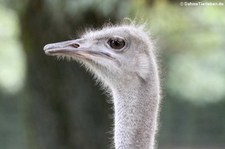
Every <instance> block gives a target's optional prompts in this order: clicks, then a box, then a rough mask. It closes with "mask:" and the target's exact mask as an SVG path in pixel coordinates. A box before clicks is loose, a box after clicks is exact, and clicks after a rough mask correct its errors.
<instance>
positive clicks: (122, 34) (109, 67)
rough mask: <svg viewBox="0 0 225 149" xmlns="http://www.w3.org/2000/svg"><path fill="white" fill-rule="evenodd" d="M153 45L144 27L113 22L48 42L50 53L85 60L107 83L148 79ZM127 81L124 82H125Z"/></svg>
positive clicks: (47, 47) (88, 67)
mask: <svg viewBox="0 0 225 149" xmlns="http://www.w3.org/2000/svg"><path fill="white" fill-rule="evenodd" d="M152 50H153V46H152V43H151V40H150V39H149V37H148V35H147V34H146V33H145V32H144V28H143V27H141V26H134V25H122V26H110V27H104V28H103V29H102V30H97V31H89V32H86V33H85V34H84V35H83V36H82V37H81V38H80V39H76V40H69V41H64V42H59V43H52V44H48V45H46V46H45V47H44V51H45V53H46V54H47V55H50V56H62V57H67V58H71V59H73V60H76V61H78V62H81V63H82V64H84V65H85V66H86V67H87V69H89V70H90V71H91V72H94V74H95V75H97V77H98V78H100V79H101V80H102V81H103V82H104V83H106V85H107V86H114V85H118V84H120V81H122V83H121V84H127V83H125V82H126V81H129V82H130V81H133V80H137V79H141V80H145V79H146V78H147V77H148V74H149V69H150V68H151V67H152V66H151V65H152V63H154V62H152V59H153V58H152V56H153V54H152ZM124 81H125V82H124Z"/></svg>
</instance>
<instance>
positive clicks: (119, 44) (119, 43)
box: [108, 38, 125, 49]
mask: <svg viewBox="0 0 225 149" xmlns="http://www.w3.org/2000/svg"><path fill="white" fill-rule="evenodd" d="M108 44H109V45H110V47H111V48H113V49H122V48H123V47H124V46H125V41H124V40H123V39H121V38H112V39H109V41H108Z"/></svg>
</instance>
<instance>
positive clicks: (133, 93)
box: [44, 24, 160, 149]
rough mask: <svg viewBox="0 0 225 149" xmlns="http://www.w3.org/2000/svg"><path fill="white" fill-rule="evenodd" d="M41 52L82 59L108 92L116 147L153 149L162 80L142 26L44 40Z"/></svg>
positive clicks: (151, 44) (148, 39)
mask: <svg viewBox="0 0 225 149" xmlns="http://www.w3.org/2000/svg"><path fill="white" fill-rule="evenodd" d="M44 51H45V54H46V55H49V56H59V57H66V58H69V59H72V60H75V61H77V62H79V63H81V64H83V65H84V66H85V67H86V68H87V70H89V71H90V72H91V73H93V74H94V76H95V77H96V78H97V80H98V81H99V82H101V83H102V85H103V87H104V88H106V90H107V92H109V93H110V95H111V97H112V101H113V105H114V130H113V131H114V146H115V149H153V148H156V141H155V140H156V139H155V136H156V133H157V119H158V113H159V104H160V82H159V74H158V68H157V63H156V56H155V54H154V46H153V43H152V41H151V39H150V38H149V36H148V34H147V33H146V32H145V28H144V27H143V26H140V25H134V24H129V25H127V24H126V25H124V24H121V25H115V26H107V27H103V28H102V29H101V30H95V31H87V32H86V33H85V34H84V35H83V36H82V37H81V38H80V39H76V40H69V41H63V42H58V43H51V44H47V45H46V46H45V47H44Z"/></svg>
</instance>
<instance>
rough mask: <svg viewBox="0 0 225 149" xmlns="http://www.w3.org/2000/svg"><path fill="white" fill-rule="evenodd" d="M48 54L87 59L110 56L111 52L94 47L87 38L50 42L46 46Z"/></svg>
mask: <svg viewBox="0 0 225 149" xmlns="http://www.w3.org/2000/svg"><path fill="white" fill-rule="evenodd" d="M44 51H45V54H46V55H49V56H70V57H73V56H74V57H81V58H86V59H95V58H97V57H98V58H110V59H114V58H113V57H112V55H111V54H110V53H107V52H105V51H101V50H98V49H92V46H91V43H90V42H88V41H87V40H85V39H76V40H69V41H63V42H58V43H50V44H47V45H45V46H44Z"/></svg>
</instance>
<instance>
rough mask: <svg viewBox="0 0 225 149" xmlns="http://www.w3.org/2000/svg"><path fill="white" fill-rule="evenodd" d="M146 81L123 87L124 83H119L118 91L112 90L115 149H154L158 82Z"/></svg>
mask: <svg viewBox="0 0 225 149" xmlns="http://www.w3.org/2000/svg"><path fill="white" fill-rule="evenodd" d="M137 79H138V78H137ZM148 79H149V80H148V81H143V80H140V79H139V80H135V81H134V80H130V82H129V83H130V86H124V83H121V85H119V86H117V88H112V96H113V101H114V110H115V119H114V121H115V128H114V143H115V148H116V149H153V148H154V147H155V135H156V132H157V117H158V116H157V115H158V109H159V107H158V106H159V87H158V86H159V82H158V78H150V77H149V78H148ZM132 82H133V83H132ZM134 82H135V84H134Z"/></svg>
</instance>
